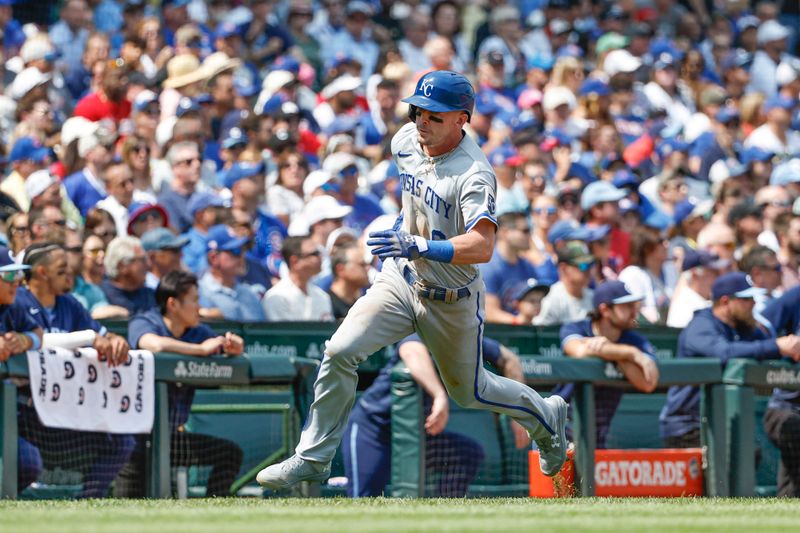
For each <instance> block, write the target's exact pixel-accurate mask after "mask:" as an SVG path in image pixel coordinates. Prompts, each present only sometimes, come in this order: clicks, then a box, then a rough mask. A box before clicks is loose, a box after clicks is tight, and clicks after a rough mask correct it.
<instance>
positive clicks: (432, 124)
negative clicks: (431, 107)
mask: <svg viewBox="0 0 800 533" xmlns="http://www.w3.org/2000/svg"><path fill="white" fill-rule="evenodd" d="M466 122H467V115H466V113H464V112H463V111H448V112H446V113H432V112H430V111H426V110H425V109H418V110H417V115H416V120H415V124H416V126H417V135H418V136H419V143H420V144H421V145H422V146H423V147H424V148H425V151H426V153H428V155H431V156H436V155H441V154H443V153H445V152H447V151H449V150H451V149H452V148H454V147H455V146H456V145H457V144H458V143H459V142H460V141H461V128H462V127H463V126H464V124H465V123H466Z"/></svg>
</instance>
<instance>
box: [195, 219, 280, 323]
mask: <svg viewBox="0 0 800 533" xmlns="http://www.w3.org/2000/svg"><path fill="white" fill-rule="evenodd" d="M207 244H208V270H207V271H206V273H205V274H204V275H203V277H201V278H200V281H199V293H200V306H201V307H205V308H217V309H219V310H220V311H221V312H222V316H223V317H224V318H225V320H236V321H239V322H263V321H265V320H266V316H265V315H264V311H263V309H262V308H261V303H260V302H259V301H258V297H257V296H256V293H255V292H253V290H251V288H250V286H249V285H248V284H246V283H242V282H240V281H239V278H240V277H241V276H243V275H244V274H245V273H246V264H245V253H246V252H247V248H248V246H250V239H249V238H248V237H240V236H239V235H237V234H236V232H235V231H234V230H233V228H231V227H230V226H227V225H225V224H217V225H216V226H212V227H211V228H210V229H209V230H208V240H207Z"/></svg>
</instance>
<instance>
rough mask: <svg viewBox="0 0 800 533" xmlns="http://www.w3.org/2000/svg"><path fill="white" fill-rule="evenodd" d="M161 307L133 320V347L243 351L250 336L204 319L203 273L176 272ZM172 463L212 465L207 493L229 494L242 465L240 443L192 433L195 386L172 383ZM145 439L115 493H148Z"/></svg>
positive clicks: (161, 289) (160, 293)
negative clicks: (218, 330) (216, 330)
mask: <svg viewBox="0 0 800 533" xmlns="http://www.w3.org/2000/svg"><path fill="white" fill-rule="evenodd" d="M156 302H157V303H158V309H152V310H150V311H146V312H144V313H141V314H139V315H136V316H135V317H133V318H132V319H131V322H130V325H129V326H128V340H129V342H130V344H131V346H132V347H134V348H137V349H141V350H149V351H151V352H154V353H155V352H171V353H177V354H181V355H191V356H195V357H208V356H211V355H216V354H223V353H224V354H227V355H229V356H237V355H241V354H242V351H243V350H244V341H243V340H242V338H241V337H239V336H238V335H235V334H233V333H231V332H228V333H226V334H225V335H217V334H216V333H214V331H212V330H211V328H209V327H208V326H206V325H205V324H201V323H200V303H199V298H198V295H197V278H196V277H195V276H194V275H193V274H189V273H188V272H183V271H175V272H170V273H169V274H167V275H166V276H164V277H163V278H162V279H161V282H160V283H159V284H158V288H156ZM167 394H168V397H169V427H170V431H171V435H170V463H171V464H172V465H173V466H196V465H209V466H211V475H210V477H209V479H208V487H207V490H206V495H207V496H227V495H229V494H230V487H231V484H232V483H233V481H234V479H235V477H236V474H238V473H239V469H240V467H241V465H242V458H243V453H242V450H241V448H239V446H238V445H236V443H234V442H231V441H229V440H226V439H220V438H218V437H212V436H209V435H201V434H199V433H189V432H187V431H185V430H184V427H183V426H184V424H186V422H187V421H188V420H189V411H190V409H191V407H192V400H193V399H194V388H193V387H189V386H185V385H181V384H180V383H170V384H169V386H168V389H167ZM145 446H146V443H145V438H140V439H139V441H138V445H137V447H136V450H135V451H134V454H133V456H132V458H131V460H130V462H129V463H128V464H127V465H126V466H125V468H124V469H123V470H122V472H121V473H120V475H119V477H118V478H117V482H116V483H115V487H114V495H115V496H122V497H134V498H136V497H144V495H145V494H144V487H145V483H144V470H145Z"/></svg>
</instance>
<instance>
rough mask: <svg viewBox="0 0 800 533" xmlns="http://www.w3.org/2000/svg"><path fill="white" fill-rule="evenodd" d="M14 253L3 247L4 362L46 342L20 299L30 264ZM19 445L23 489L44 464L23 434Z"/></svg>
mask: <svg viewBox="0 0 800 533" xmlns="http://www.w3.org/2000/svg"><path fill="white" fill-rule="evenodd" d="M11 254H12V252H11V250H9V249H8V248H6V247H5V246H0V362H4V361H7V360H8V358H9V357H10V356H11V355H13V354H16V353H21V352H24V351H25V350H31V349H33V350H35V349H37V348H39V347H41V345H42V328H41V327H39V325H38V324H37V323H36V322H34V321H33V320H31V317H30V315H28V313H26V312H25V308H24V307H23V306H22V305H21V304H20V303H19V302H17V301H16V296H17V287H19V284H20V282H21V281H22V279H23V275H22V272H23V271H24V270H27V269H28V267H27V266H25V265H21V264H17V263H15V262H14V259H13V256H12V255H11ZM17 446H18V448H17V490H18V491H22V490H24V489H25V487H27V486H28V485H30V484H31V483H33V482H34V481H36V480H37V479H38V478H39V474H41V473H42V468H43V465H42V456H41V454H40V453H39V449H38V448H36V446H34V445H33V444H31V443H30V442H28V441H27V440H25V439H24V438H22V437H20V438H19V439H18V440H17Z"/></svg>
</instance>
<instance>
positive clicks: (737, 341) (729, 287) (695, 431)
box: [659, 272, 800, 448]
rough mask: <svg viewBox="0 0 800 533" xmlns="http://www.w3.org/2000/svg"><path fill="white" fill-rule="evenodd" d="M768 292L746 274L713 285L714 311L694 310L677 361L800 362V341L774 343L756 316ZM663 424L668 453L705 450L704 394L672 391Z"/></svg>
mask: <svg viewBox="0 0 800 533" xmlns="http://www.w3.org/2000/svg"><path fill="white" fill-rule="evenodd" d="M763 292H764V289H760V288H758V287H753V284H752V283H751V281H750V277H749V276H747V275H746V274H744V273H743V272H730V273H728V274H725V275H723V276H720V277H719V278H717V279H716V280H715V281H714V284H713V285H712V286H711V300H712V301H713V304H712V307H711V309H701V310H699V311H695V313H694V316H693V317H692V321H691V322H689V325H687V326H686V328H685V329H684V330H683V331H682V332H681V334H680V336H679V337H678V353H677V356H676V357H713V358H716V359H719V360H720V362H721V363H722V364H723V365H724V364H726V363H727V362H728V360H729V359H733V358H735V357H748V358H752V359H757V360H760V361H761V360H765V359H778V358H780V357H781V356H788V357H795V358H797V357H800V338H798V337H797V336H795V335H786V336H783V337H779V338H777V339H772V338H769V335H768V334H767V333H766V332H765V331H764V330H763V329H761V327H760V326H759V325H758V323H757V322H756V320H755V318H754V317H753V307H754V305H755V300H754V297H756V296H757V295H760V294H763ZM659 420H660V422H661V438H662V439H664V443H665V445H666V446H667V447H668V448H691V447H698V446H700V389H699V388H698V387H691V386H674V387H670V388H669V391H668V392H667V403H666V404H665V405H664V407H663V409H661V415H660V417H659Z"/></svg>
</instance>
